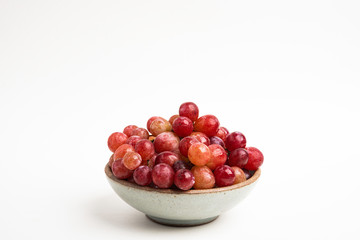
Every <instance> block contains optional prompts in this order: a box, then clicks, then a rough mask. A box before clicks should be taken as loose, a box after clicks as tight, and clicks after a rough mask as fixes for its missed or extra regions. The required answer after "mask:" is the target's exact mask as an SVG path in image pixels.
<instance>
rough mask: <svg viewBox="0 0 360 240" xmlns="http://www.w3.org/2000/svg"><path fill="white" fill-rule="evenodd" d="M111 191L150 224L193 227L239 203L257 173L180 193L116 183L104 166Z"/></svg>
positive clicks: (107, 166)
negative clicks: (225, 184)
mask: <svg viewBox="0 0 360 240" xmlns="http://www.w3.org/2000/svg"><path fill="white" fill-rule="evenodd" d="M105 173H106V176H107V180H108V182H109V183H110V185H111V187H112V188H113V189H114V191H115V192H116V193H117V195H119V196H120V198H122V199H123V200H124V201H125V202H126V203H128V204H129V205H130V206H132V207H133V208H135V209H137V210H139V211H140V212H143V213H145V214H146V216H147V217H148V218H150V219H151V220H153V221H154V222H157V223H160V224H165V225H171V226H196V225H201V224H205V223H209V222H211V221H213V220H215V219H216V218H217V217H218V216H219V215H220V214H221V213H223V212H225V211H227V210H229V209H231V208H232V207H234V206H235V205H236V204H238V203H239V202H240V201H242V200H243V199H244V198H245V197H246V196H247V195H248V194H249V193H250V192H251V190H252V189H253V188H254V187H255V185H256V183H257V181H258V179H259V177H260V174H261V170H260V169H258V170H257V171H256V172H255V173H254V174H253V176H252V177H251V178H249V179H248V180H246V181H245V182H242V183H238V184H234V185H232V186H228V187H221V188H212V189H204V190H188V191H181V190H177V189H156V188H151V187H142V186H139V185H137V184H136V183H131V182H129V181H126V180H120V179H117V178H116V177H115V176H114V175H113V174H112V171H111V169H110V167H109V165H106V167H105Z"/></svg>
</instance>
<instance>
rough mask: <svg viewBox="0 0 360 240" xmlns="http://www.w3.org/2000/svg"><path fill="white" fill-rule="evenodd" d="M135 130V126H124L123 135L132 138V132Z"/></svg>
mask: <svg viewBox="0 0 360 240" xmlns="http://www.w3.org/2000/svg"><path fill="white" fill-rule="evenodd" d="M136 128H138V127H137V126H136V125H129V126H126V127H125V128H124V131H123V133H125V134H126V136H128V137H131V136H132V131H133V130H134V129H136Z"/></svg>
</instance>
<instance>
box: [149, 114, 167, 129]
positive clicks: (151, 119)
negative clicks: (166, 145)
mask: <svg viewBox="0 0 360 240" xmlns="http://www.w3.org/2000/svg"><path fill="white" fill-rule="evenodd" d="M157 118H161V119H163V120H165V118H162V117H159V116H154V117H151V118H149V120H148V121H147V123H146V128H147V130H149V132H150V125H151V123H152V122H153V121H154V120H155V119H157Z"/></svg>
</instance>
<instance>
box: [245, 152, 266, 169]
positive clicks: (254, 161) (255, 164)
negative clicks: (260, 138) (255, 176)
mask: <svg viewBox="0 0 360 240" xmlns="http://www.w3.org/2000/svg"><path fill="white" fill-rule="evenodd" d="M246 151H247V152H248V154H249V159H248V162H247V164H246V165H245V166H244V168H245V169H247V170H252V171H255V170H257V169H258V168H259V167H260V166H261V165H262V164H263V162H264V155H263V154H262V152H260V150H259V149H257V148H255V147H247V148H246Z"/></svg>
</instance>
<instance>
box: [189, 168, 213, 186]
mask: <svg viewBox="0 0 360 240" xmlns="http://www.w3.org/2000/svg"><path fill="white" fill-rule="evenodd" d="M191 172H192V174H193V175H194V177H195V184H194V188H195V189H209V188H213V187H214V186H215V176H214V174H213V172H212V171H211V169H210V168H208V167H207V166H201V167H200V166H194V167H192V168H191Z"/></svg>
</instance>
